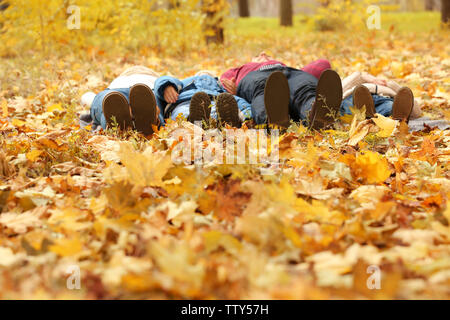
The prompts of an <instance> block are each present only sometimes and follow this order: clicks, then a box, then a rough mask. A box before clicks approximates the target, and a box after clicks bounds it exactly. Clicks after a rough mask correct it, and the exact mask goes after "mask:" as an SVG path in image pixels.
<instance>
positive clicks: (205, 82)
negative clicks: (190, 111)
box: [154, 75, 252, 119]
mask: <svg viewBox="0 0 450 320" xmlns="http://www.w3.org/2000/svg"><path fill="white" fill-rule="evenodd" d="M168 86H173V87H174V88H175V89H176V90H177V92H178V94H179V97H178V101H177V102H176V103H175V105H179V104H181V103H183V102H187V101H190V100H191V99H192V97H193V96H194V95H195V94H196V93H198V92H205V93H206V94H208V95H209V96H212V97H216V96H218V95H219V94H221V93H225V92H227V91H226V90H225V89H224V88H223V87H222V85H221V84H220V82H219V80H218V79H217V78H214V77H212V76H210V75H201V76H194V77H190V78H187V79H185V80H179V79H176V78H174V77H171V76H163V77H160V78H158V79H157V80H156V83H155V90H154V92H155V96H156V99H157V101H158V105H159V107H160V109H161V112H162V113H163V114H164V117H165V118H168V117H169V116H170V113H171V111H173V108H168V104H167V102H166V101H165V100H164V90H165V89H166V88H167V87H168ZM234 98H235V99H236V102H237V104H238V107H239V110H240V111H241V112H242V114H243V115H244V117H245V119H251V117H252V114H251V105H250V103H248V102H247V101H246V100H245V99H243V98H240V97H237V96H234ZM214 109H215V108H214V107H213V110H212V113H215V110H214Z"/></svg>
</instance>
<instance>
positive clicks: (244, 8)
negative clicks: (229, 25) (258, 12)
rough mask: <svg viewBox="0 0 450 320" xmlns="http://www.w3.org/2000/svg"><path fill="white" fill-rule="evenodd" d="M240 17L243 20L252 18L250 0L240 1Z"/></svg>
mask: <svg viewBox="0 0 450 320" xmlns="http://www.w3.org/2000/svg"><path fill="white" fill-rule="evenodd" d="M239 16H240V17H241V18H247V17H250V9H249V6H248V0H239Z"/></svg>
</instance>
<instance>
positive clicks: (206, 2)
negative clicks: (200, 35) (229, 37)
mask: <svg viewBox="0 0 450 320" xmlns="http://www.w3.org/2000/svg"><path fill="white" fill-rule="evenodd" d="M216 1H217V0H202V12H203V13H204V14H205V15H206V19H205V20H204V24H203V31H204V32H205V39H206V43H207V44H211V43H216V44H222V43H224V42H225V30H224V28H223V22H224V21H223V17H222V16H221V15H220V10H221V9H222V8H221V6H220V5H218V4H217V3H216ZM222 1H225V0H222Z"/></svg>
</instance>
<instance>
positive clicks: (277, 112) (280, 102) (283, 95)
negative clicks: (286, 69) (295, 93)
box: [264, 71, 290, 128]
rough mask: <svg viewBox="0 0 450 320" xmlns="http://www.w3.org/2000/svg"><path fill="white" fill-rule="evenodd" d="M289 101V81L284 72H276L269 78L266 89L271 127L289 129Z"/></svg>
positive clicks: (267, 110)
mask: <svg viewBox="0 0 450 320" xmlns="http://www.w3.org/2000/svg"><path fill="white" fill-rule="evenodd" d="M289 101H290V91H289V82H288V79H287V78H286V76H285V75H284V74H283V73H282V72H280V71H275V72H274V73H272V74H271V75H270V76H269V78H267V82H266V87H265V89H264V105H265V107H266V113H267V121H268V123H269V124H270V125H277V126H280V127H283V128H288V127H289V125H290V121H289Z"/></svg>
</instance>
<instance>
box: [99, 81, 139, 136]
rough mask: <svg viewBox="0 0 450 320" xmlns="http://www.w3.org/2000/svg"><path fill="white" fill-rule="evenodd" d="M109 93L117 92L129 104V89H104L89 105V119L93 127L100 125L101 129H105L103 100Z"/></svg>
mask: <svg viewBox="0 0 450 320" xmlns="http://www.w3.org/2000/svg"><path fill="white" fill-rule="evenodd" d="M111 92H117V93H120V94H122V95H123V96H124V97H125V98H126V99H127V100H128V103H129V102H130V88H123V89H106V90H103V91H102V92H100V93H99V94H97V95H96V96H95V98H94V101H93V102H92V105H91V118H92V120H93V122H94V125H100V126H102V128H103V129H106V118H105V115H104V114H103V99H105V97H106V95H107V94H109V93H111Z"/></svg>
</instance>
